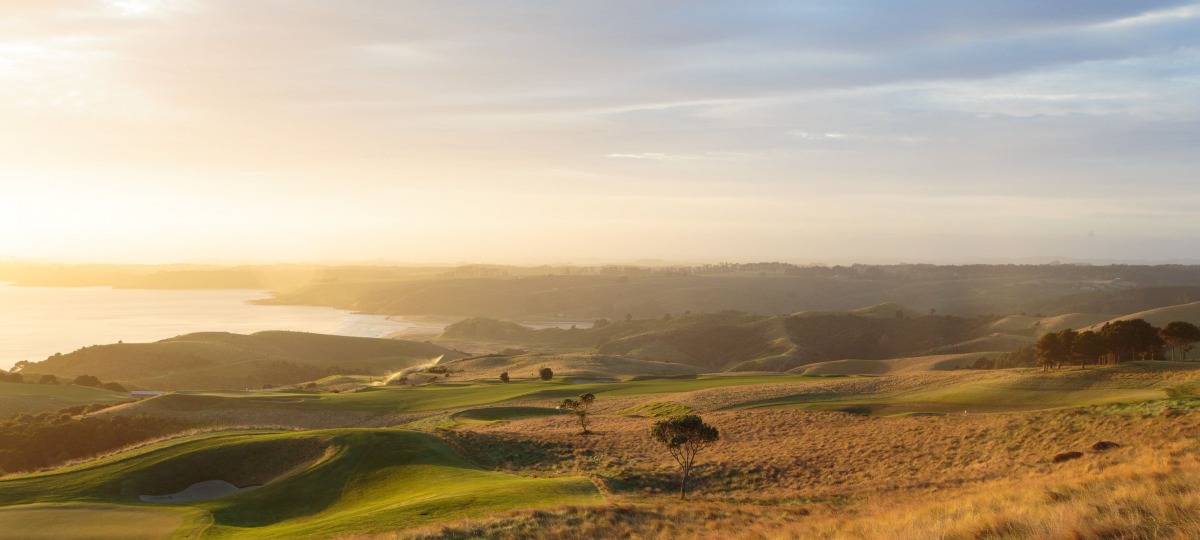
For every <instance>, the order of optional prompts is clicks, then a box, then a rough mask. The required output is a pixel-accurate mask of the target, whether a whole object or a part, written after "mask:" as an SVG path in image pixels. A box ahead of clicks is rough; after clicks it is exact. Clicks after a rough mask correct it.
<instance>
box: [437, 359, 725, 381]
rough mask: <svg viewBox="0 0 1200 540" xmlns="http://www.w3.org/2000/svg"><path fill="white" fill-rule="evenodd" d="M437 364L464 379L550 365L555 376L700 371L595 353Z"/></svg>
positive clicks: (528, 373) (523, 373)
mask: <svg viewBox="0 0 1200 540" xmlns="http://www.w3.org/2000/svg"><path fill="white" fill-rule="evenodd" d="M439 365H442V366H444V367H446V368H447V369H449V370H451V371H452V372H453V373H454V377H455V378H460V377H461V378H464V379H494V378H497V377H499V376H500V373H508V374H509V376H510V377H512V378H514V379H515V378H536V377H537V373H538V370H539V369H541V368H543V367H548V368H550V369H551V370H552V371H553V372H554V375H555V376H556V377H573V378H629V377H637V376H650V377H670V376H683V375H697V374H700V373H702V370H701V369H700V368H698V367H695V366H690V365H687V364H679V363H670V362H656V361H653V360H639V359H636V358H626V357H621V356H605V355H597V354H518V355H511V356H509V355H500V354H493V355H486V356H477V357H471V358H464V359H461V360H455V361H451V362H442V363H441V364H439Z"/></svg>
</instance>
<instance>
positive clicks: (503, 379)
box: [500, 371, 508, 382]
mask: <svg viewBox="0 0 1200 540" xmlns="http://www.w3.org/2000/svg"><path fill="white" fill-rule="evenodd" d="M500 382H508V372H507V371H505V372H502V373H500Z"/></svg>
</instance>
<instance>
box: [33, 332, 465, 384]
mask: <svg viewBox="0 0 1200 540" xmlns="http://www.w3.org/2000/svg"><path fill="white" fill-rule="evenodd" d="M462 356H464V355H463V354H461V353H458V352H456V351H452V350H449V349H446V348H443V347H439V346H437V345H433V344H429V343H418V342H412V341H401V340H392V339H373V338H358V337H344V336H331V335H323V334H310V333H304V332H282V331H271V332H258V333H255V334H251V335H240V334H230V333H224V332H206V333H196V334H187V335H183V336H178V337H174V338H170V339H165V340H162V341H157V342H154V343H120V344H114V345H96V346H91V347H84V348H82V349H79V350H77V351H75V352H72V353H70V354H64V355H61V356H54V357H51V358H48V359H46V360H44V361H42V362H38V363H35V364H31V365H29V366H28V367H27V368H25V370H26V371H29V372H36V373H51V374H54V375H57V376H58V377H60V378H68V379H69V378H73V377H75V376H77V375H84V374H86V375H94V376H96V377H99V378H100V379H101V380H105V381H121V382H123V383H128V384H131V385H134V386H139V387H145V388H151V389H156V390H180V389H219V388H247V387H258V386H261V385H287V384H294V383H299V382H303V381H309V380H314V379H318V378H320V377H323V376H326V375H330V374H334V373H369V374H384V373H387V372H388V371H395V370H399V369H403V368H407V367H411V366H415V365H420V364H423V363H427V362H429V361H431V360H434V359H436V358H438V357H442V358H444V359H454V358H460V357H462Z"/></svg>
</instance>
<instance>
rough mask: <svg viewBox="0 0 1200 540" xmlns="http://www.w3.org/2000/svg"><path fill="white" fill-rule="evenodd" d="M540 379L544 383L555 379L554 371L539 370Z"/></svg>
mask: <svg viewBox="0 0 1200 540" xmlns="http://www.w3.org/2000/svg"><path fill="white" fill-rule="evenodd" d="M538 378H539V379H541V380H543V381H548V380H550V379H553V378H554V370H552V369H550V368H548V367H544V368H542V369H539V370H538Z"/></svg>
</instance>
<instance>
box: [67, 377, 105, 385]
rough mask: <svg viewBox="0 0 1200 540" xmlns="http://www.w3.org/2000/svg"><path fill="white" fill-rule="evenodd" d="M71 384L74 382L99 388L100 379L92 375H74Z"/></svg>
mask: <svg viewBox="0 0 1200 540" xmlns="http://www.w3.org/2000/svg"><path fill="white" fill-rule="evenodd" d="M71 384H74V385H76V386H90V387H92V388H100V379H97V378H96V377H95V376H93V375H80V376H78V377H75V380H74V381H72V382H71Z"/></svg>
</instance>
